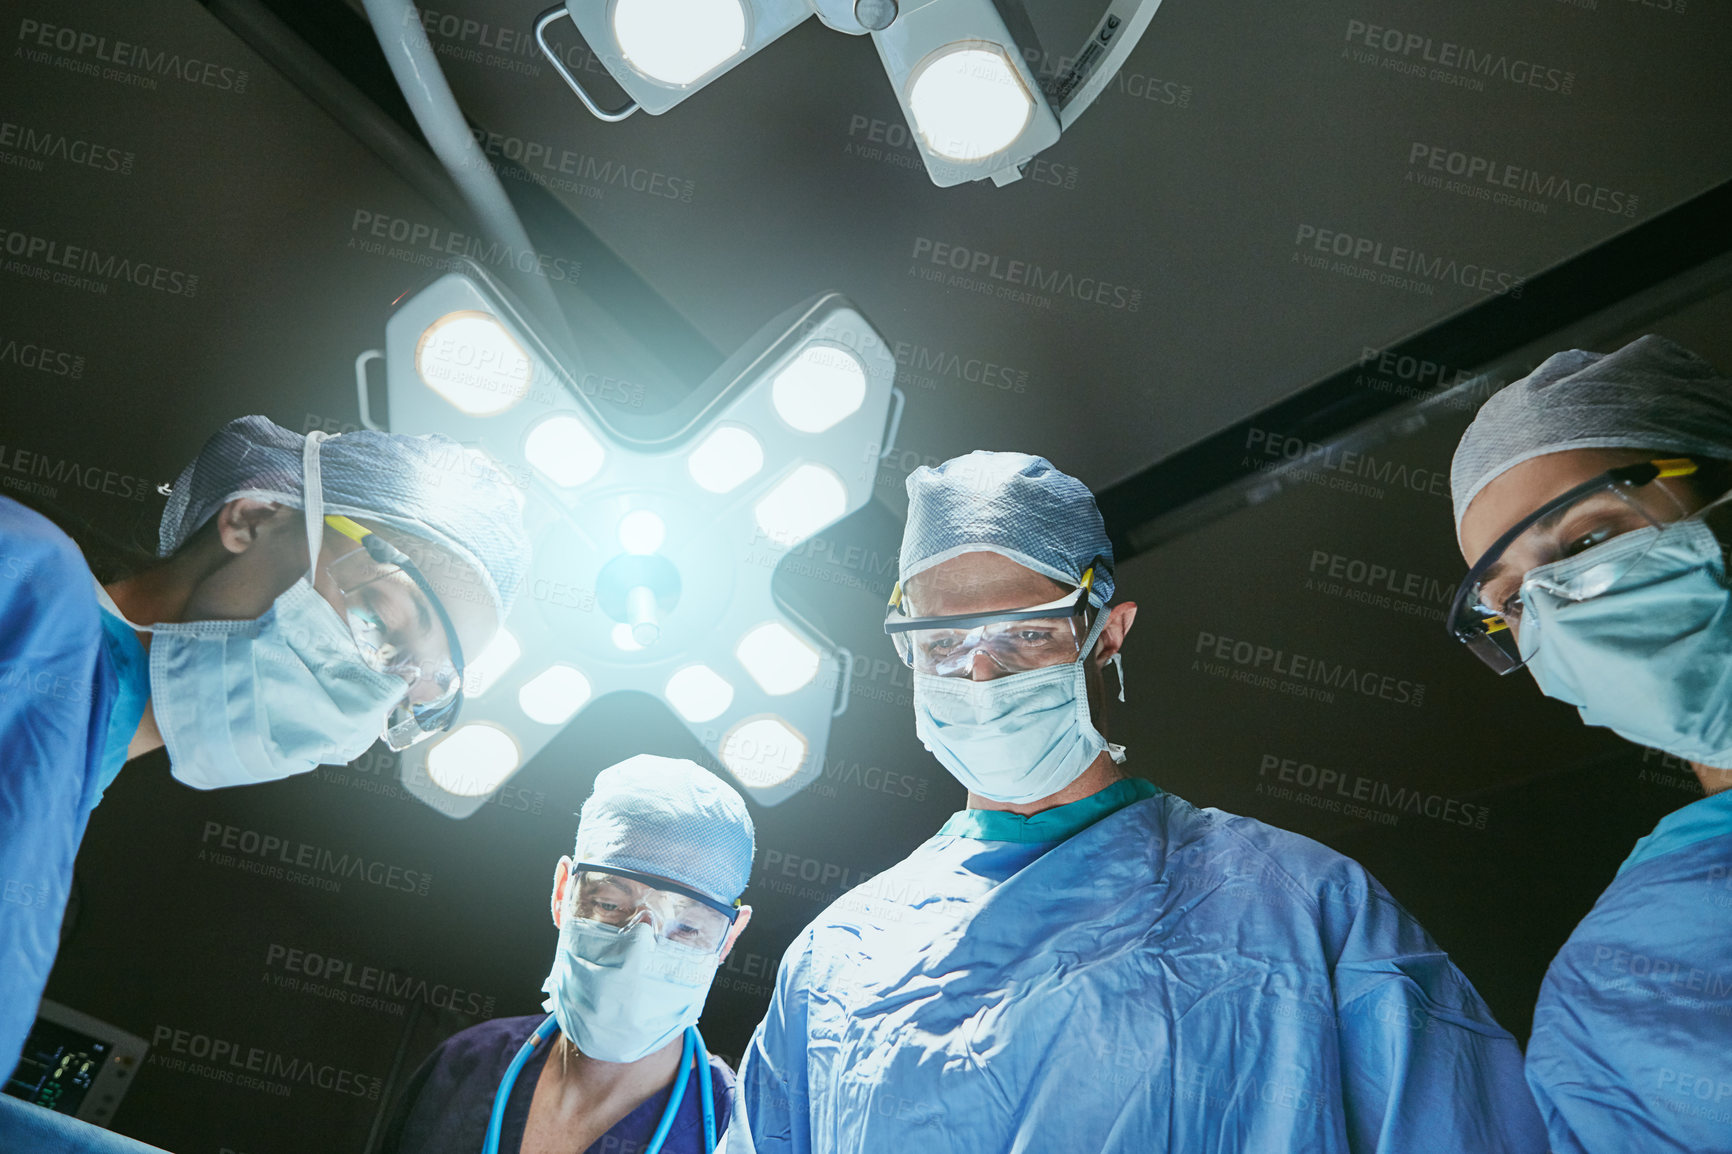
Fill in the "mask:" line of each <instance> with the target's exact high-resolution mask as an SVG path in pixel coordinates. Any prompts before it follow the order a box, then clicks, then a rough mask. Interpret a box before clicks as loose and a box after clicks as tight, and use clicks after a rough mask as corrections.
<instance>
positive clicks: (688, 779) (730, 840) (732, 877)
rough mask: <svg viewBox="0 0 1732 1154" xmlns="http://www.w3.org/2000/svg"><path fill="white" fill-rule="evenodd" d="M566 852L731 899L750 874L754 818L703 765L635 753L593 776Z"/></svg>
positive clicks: (736, 795)
mask: <svg viewBox="0 0 1732 1154" xmlns="http://www.w3.org/2000/svg"><path fill="white" fill-rule="evenodd" d="M572 857H573V858H575V859H576V860H577V861H579V862H587V863H589V864H590V865H595V866H603V867H606V866H612V867H614V868H616V869H622V870H630V871H633V872H635V873H645V874H654V875H656V876H657V877H664V878H667V879H668V880H670V881H676V882H679V883H680V884H681V885H685V886H689V887H691V888H692V889H694V890H697V891H698V892H699V893H702V894H708V895H709V896H710V897H712V898H715V899H716V900H717V901H721V902H731V901H733V900H734V899H736V898H738V897H739V896H740V895H741V894H742V893H744V892H745V889H746V881H747V879H748V878H750V876H751V873H752V815H751V814H749V813H747V812H746V802H745V799H744V798H742V797H741V796H740V795H739V792H738V791H736V790H735V789H734V787H733V786H731V785H729V784H728V783H727V782H725V781H723V780H722V779H721V778H719V777H717V776H716V775H715V774H713V773H711V772H710V771H709V770H707V769H704V768H703V767H702V766H700V765H697V764H696V763H694V762H690V761H685V760H683V759H680V758H672V757H656V756H654V755H652V754H648V753H644V754H639V755H638V756H636V757H632V758H627V759H626V760H625V761H622V762H620V763H619V764H618V765H611V766H609V767H608V768H606V769H604V770H602V771H601V772H600V773H598V774H596V777H595V789H594V791H593V792H591V793H590V795H589V800H587V801H585V802H584V803H583V812H582V813H581V814H580V815H579V816H578V822H577V846H576V848H575V849H574V850H573V851H572Z"/></svg>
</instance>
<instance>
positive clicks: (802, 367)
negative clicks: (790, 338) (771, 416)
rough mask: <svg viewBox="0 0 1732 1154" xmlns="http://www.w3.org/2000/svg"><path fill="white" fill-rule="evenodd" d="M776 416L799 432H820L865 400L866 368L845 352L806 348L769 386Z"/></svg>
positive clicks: (849, 414) (842, 350)
mask: <svg viewBox="0 0 1732 1154" xmlns="http://www.w3.org/2000/svg"><path fill="white" fill-rule="evenodd" d="M770 399H771V401H772V402H773V403H774V404H775V406H776V413H777V415H778V416H780V417H781V418H782V419H783V420H784V421H786V422H788V424H790V425H792V426H793V427H794V428H796V429H798V430H799V431H800V432H802V433H822V432H823V431H824V430H825V429H828V428H831V427H832V426H834V425H836V424H837V423H838V422H840V421H843V420H845V419H846V418H848V417H851V416H853V415H854V413H855V412H856V411H858V410H859V408H860V406H861V405H862V404H864V403H865V401H866V366H865V365H863V364H861V363H860V358H859V357H856V356H855V355H854V354H853V353H850V352H849V351H848V350H847V349H843V348H838V347H836V346H835V345H808V346H806V347H805V348H803V349H801V350H800V354H799V355H798V356H796V357H795V358H794V359H793V360H792V361H789V362H788V364H787V365H786V366H785V367H784V368H783V369H782V371H781V372H779V373H777V374H776V379H775V380H774V381H773V382H771V385H770Z"/></svg>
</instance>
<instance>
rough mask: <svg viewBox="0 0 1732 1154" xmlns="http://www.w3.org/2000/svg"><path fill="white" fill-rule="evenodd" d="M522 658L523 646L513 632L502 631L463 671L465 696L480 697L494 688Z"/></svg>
mask: <svg viewBox="0 0 1732 1154" xmlns="http://www.w3.org/2000/svg"><path fill="white" fill-rule="evenodd" d="M522 656H523V646H521V645H519V644H518V643H517V638H515V637H513V636H512V635H511V630H509V629H501V630H500V631H499V632H498V633H495V634H494V635H493V640H492V641H489V642H488V643H487V648H485V649H483V650H482V651H481V655H480V656H479V657H477V658H476V659H475V660H473V661H471V662H470V663H469V665H468V667H467V668H465V669H464V670H463V695H464V696H465V697H480V696H481V695H482V694H483V693H486V692H487V691H488V690H489V689H491V688H493V683H494V682H495V681H498V680H499V679H500V678H501V677H503V676H504V675H505V671H506V670H507V669H510V668H511V667H512V666H513V665H515V664H517V659H518V658H519V657H522Z"/></svg>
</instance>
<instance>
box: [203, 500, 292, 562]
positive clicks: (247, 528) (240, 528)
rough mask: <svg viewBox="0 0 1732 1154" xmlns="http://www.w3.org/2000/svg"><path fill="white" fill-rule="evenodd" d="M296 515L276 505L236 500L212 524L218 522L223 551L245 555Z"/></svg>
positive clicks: (265, 502) (284, 507)
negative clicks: (261, 538) (262, 537)
mask: <svg viewBox="0 0 1732 1154" xmlns="http://www.w3.org/2000/svg"><path fill="white" fill-rule="evenodd" d="M295 512H297V510H294V509H290V508H289V507H288V506H286V505H279V504H277V503H276V502H275V501H260V500H257V499H255V498H253V497H236V498H235V499H234V500H232V501H229V502H228V503H227V504H225V505H223V507H222V508H221V509H218V510H217V512H216V516H215V517H214V518H212V520H214V521H215V522H216V528H217V539H218V540H219V541H221V542H222V547H223V548H224V549H225V550H227V551H228V552H230V553H245V552H246V551H247V550H248V549H251V548H252V547H253V546H255V545H257V544H258V543H259V539H260V537H261V535H266V534H268V533H270V532H271V531H273V530H275V529H277V528H278V527H279V526H280V525H282V524H283V523H285V522H286V521H287V520H288V519H289V518H291V517H292V516H293V515H294V514H295ZM302 551H303V552H305V550H304V549H303V550H302Z"/></svg>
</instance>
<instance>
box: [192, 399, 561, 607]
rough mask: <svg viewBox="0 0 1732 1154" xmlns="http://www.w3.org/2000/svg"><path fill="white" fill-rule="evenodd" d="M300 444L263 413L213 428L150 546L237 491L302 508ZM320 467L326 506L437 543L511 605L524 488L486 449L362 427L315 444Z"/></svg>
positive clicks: (520, 551)
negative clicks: (518, 486) (520, 491)
mask: <svg viewBox="0 0 1732 1154" xmlns="http://www.w3.org/2000/svg"><path fill="white" fill-rule="evenodd" d="M305 444H306V437H304V436H302V435H301V434H299V433H294V432H291V431H289V430H288V429H285V428H283V427H282V426H281V425H278V424H275V423H274V422H272V421H270V420H268V419H266V418H264V417H237V418H236V419H235V420H232V421H230V422H229V423H228V424H226V425H224V426H223V427H222V428H221V429H219V430H217V431H216V432H215V433H213V434H212V435H211V437H210V439H209V440H208V441H206V442H205V443H204V448H203V449H202V450H201V451H200V452H199V455H198V458H197V459H196V460H194V461H193V463H192V464H190V465H188V466H187V467H186V468H185V469H183V470H182V471H181V474H180V477H179V479H177V480H176V481H175V483H174V490H173V492H172V494H171V495H170V497H169V501H168V508H166V509H164V510H163V514H162V529H161V532H160V534H159V537H158V543H157V553H158V554H159V555H160V556H163V557H167V556H168V555H169V554H171V553H173V552H174V551H175V550H176V549H178V548H180V546H181V545H182V543H184V542H185V541H186V539H187V538H188V537H190V536H192V534H193V533H194V532H195V531H196V530H197V529H198V528H199V527H200V526H201V525H203V524H204V523H205V522H206V521H208V520H210V519H211V517H212V516H214V515H215V514H216V512H217V510H219V509H221V508H222V507H223V506H224V505H226V504H227V503H228V502H230V501H232V500H234V499H235V498H236V497H252V498H255V499H257V500H261V501H275V502H277V503H279V504H283V505H288V506H291V507H293V508H297V509H298V508H300V507H301V496H302V485H301V479H302V473H301V449H302V447H303V446H304V445H305ZM319 477H320V483H321V486H322V488H323V495H324V499H325V512H326V513H327V514H332V513H337V514H342V515H343V516H345V517H357V518H362V519H365V520H370V521H376V522H379V523H381V524H384V525H387V526H389V527H391V528H394V529H400V530H402V531H403V532H405V533H409V534H412V535H414V536H415V537H419V538H421V539H422V540H426V541H431V542H433V543H434V544H436V545H440V546H443V547H444V548H446V549H448V550H450V551H451V552H452V553H454V554H456V555H457V556H458V557H460V558H462V559H463V560H464V561H466V562H467V563H468V564H469V565H470V567H471V568H473V569H474V570H475V571H476V572H477V573H479V574H480V575H481V580H482V582H483V584H484V585H485V586H486V592H487V595H488V597H489V599H490V600H491V601H492V603H493V605H494V608H495V609H497V610H498V612H499V615H500V616H501V617H503V616H504V615H505V614H506V613H507V612H509V611H510V609H511V605H512V602H513V601H514V600H515V599H516V597H517V591H518V589H519V588H521V587H522V585H523V576H524V573H525V572H526V571H527V569H528V568H529V537H528V535H527V534H526V533H525V532H524V528H523V511H522V499H521V497H520V496H519V494H518V493H517V490H516V488H515V487H514V486H513V485H512V484H511V482H510V480H509V479H507V478H506V476H505V474H504V473H502V472H501V471H500V470H499V467H498V466H497V465H495V464H494V463H493V462H492V461H490V460H488V459H487V457H485V456H484V455H482V454H480V453H477V452H473V451H471V450H469V449H466V448H464V447H463V446H462V445H460V444H458V443H457V442H456V441H453V440H452V439H451V438H450V437H446V436H442V435H440V434H438V433H428V434H426V435H424V436H418V437H413V436H409V435H408V434H405V433H378V432H374V431H372V430H371V429H363V430H361V431H359V432H354V433H343V434H341V435H340V436H335V437H330V438H327V439H326V440H325V441H323V442H322V443H321V444H320V446H319ZM399 544H402V543H401V542H400V543H399ZM403 547H404V549H405V551H406V552H409V553H411V555H413V552H414V551H413V550H412V549H410V548H409V547H408V546H407V545H404V546H403ZM435 581H436V579H435ZM436 583H437V581H436Z"/></svg>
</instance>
